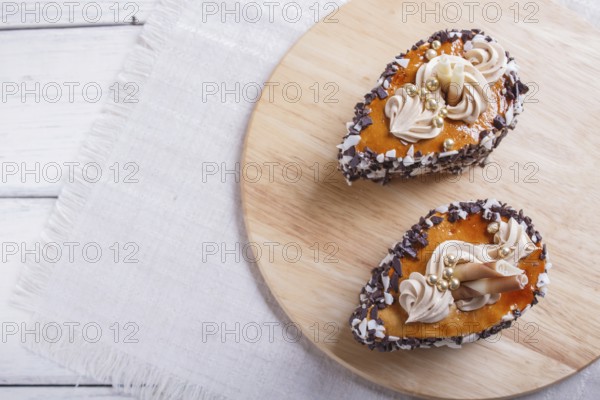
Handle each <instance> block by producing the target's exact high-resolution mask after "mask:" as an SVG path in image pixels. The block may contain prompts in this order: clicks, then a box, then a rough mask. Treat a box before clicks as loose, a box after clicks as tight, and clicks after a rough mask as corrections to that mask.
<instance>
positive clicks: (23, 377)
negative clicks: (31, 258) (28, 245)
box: [0, 199, 94, 398]
mask: <svg viewBox="0 0 600 400" xmlns="http://www.w3.org/2000/svg"><path fill="white" fill-rule="evenodd" d="M54 202H55V199H0V226H1V227H2V229H0V243H2V244H3V247H2V248H3V249H7V248H8V247H6V246H9V245H10V244H11V243H19V244H20V243H22V242H27V241H35V240H37V237H38V235H39V233H40V231H41V230H42V228H43V225H44V223H45V222H46V219H47V217H48V215H49V213H50V212H51V210H52V207H53V206H54ZM2 256H3V258H2V261H3V262H2V264H0V265H2V267H1V268H0V274H1V275H0V327H2V329H0V385H17V384H19V385H23V384H64V385H70V384H78V383H79V384H86V383H94V381H92V380H90V379H85V378H80V377H78V376H76V375H75V374H73V373H72V372H69V371H67V370H66V369H64V368H61V367H59V366H58V365H56V364H54V363H52V362H50V361H47V360H44V359H43V358H41V357H39V356H37V355H35V354H33V353H30V352H29V351H27V350H25V349H24V348H23V347H22V346H21V339H20V337H19V336H20V335H8V334H7V333H8V332H9V329H10V328H9V325H10V326H12V323H16V324H17V325H18V326H20V324H21V323H22V322H25V321H27V316H26V314H25V313H23V312H21V311H19V310H16V309H14V308H13V307H10V306H9V304H8V300H9V297H10V296H11V293H12V291H13V289H14V286H15V283H16V280H17V278H18V275H19V272H20V270H21V264H20V263H19V254H17V255H15V256H9V255H8V252H7V251H2ZM4 261H6V262H4ZM2 331H3V332H4V333H5V338H4V339H2V335H1V333H2ZM0 398H12V397H6V396H3V390H2V389H0Z"/></svg>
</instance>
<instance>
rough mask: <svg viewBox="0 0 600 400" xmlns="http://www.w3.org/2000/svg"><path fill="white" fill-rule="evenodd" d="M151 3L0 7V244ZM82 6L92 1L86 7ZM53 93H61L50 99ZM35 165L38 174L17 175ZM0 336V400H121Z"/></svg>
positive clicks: (40, 191)
mask: <svg viewBox="0 0 600 400" xmlns="http://www.w3.org/2000/svg"><path fill="white" fill-rule="evenodd" d="M594 1H595V0H562V2H563V3H565V4H567V5H568V6H569V7H571V8H573V9H574V10H576V11H579V12H581V13H582V14H583V15H586V17H587V18H588V19H590V20H591V21H594V20H596V21H597V18H598V17H599V16H600V15H599V14H600V13H599V10H600V7H598V5H597V4H595V3H594ZM154 2H155V0H135V1H127V0H124V1H123V0H122V1H116V0H94V1H84V2H82V3H77V2H75V3H74V4H76V5H74V6H67V4H68V3H69V2H62V1H58V2H57V1H53V0H19V1H14V2H13V1H10V0H9V1H3V2H0V84H1V85H2V87H1V88H0V89H1V90H0V99H1V104H0V140H1V143H2V145H1V146H0V179H1V181H0V182H1V183H0V243H2V244H3V245H4V244H11V243H16V244H20V243H23V242H27V241H34V240H35V239H36V237H37V235H38V233H39V232H40V231H41V229H42V227H43V224H44V222H45V220H46V218H47V216H48V214H49V213H50V212H51V210H52V207H53V205H54V202H55V199H56V197H57V196H58V194H59V191H60V186H61V184H60V182H54V181H55V173H54V172H55V171H56V165H59V166H61V170H62V173H63V174H68V167H67V166H66V164H65V163H69V162H74V161H76V160H77V158H76V154H77V149H78V147H79V144H80V142H81V140H82V138H83V137H84V135H85V133H86V132H87V131H88V130H89V129H90V127H91V125H92V123H93V122H94V121H95V119H96V118H97V116H98V114H99V112H100V110H101V108H102V104H103V103H104V101H111V100H110V99H111V98H113V97H114V89H111V86H112V85H113V83H114V82H115V76H116V75H117V73H118V71H119V70H120V69H121V66H122V64H123V62H124V60H125V58H126V56H127V53H128V52H129V51H130V49H131V48H132V46H133V45H134V43H135V41H136V39H137V36H138V34H139V33H140V30H141V29H142V27H141V25H143V23H144V21H145V20H146V18H147V16H148V13H149V12H150V10H151V9H152V7H153V6H154ZM88 3H93V4H92V5H88V6H86V4H88ZM57 4H58V6H59V8H57V7H56V5H57ZM115 4H117V5H118V7H115ZM25 7H26V8H25ZM69 7H72V8H69ZM117 10H118V12H117ZM133 15H135V18H134V19H133V20H132V16H133ZM36 85H39V88H38V87H36ZM86 85H87V86H86ZM84 87H86V88H87V89H86V90H87V92H86V90H84ZM97 87H100V88H101V89H102V92H103V98H102V99H101V100H99V101H97V102H95V99H94V97H95V92H94V88H97ZM70 88H73V89H70ZM58 89H60V91H61V92H62V93H61V97H60V98H59V99H58V98H57V93H58ZM71 93H72V95H73V96H72V97H71V96H70V95H71ZM36 95H38V96H39V99H36ZM36 168H39V173H35V172H33V173H32V172H30V173H26V170H27V171H32V170H33V171H35V169H36ZM36 175H37V176H36ZM2 249H4V247H2ZM2 255H3V256H4V257H3V258H2V263H1V264H0V268H1V269H0V274H1V275H0V323H1V324H2V325H1V326H0V328H2V329H1V330H2V332H5V331H6V330H7V328H6V327H5V324H11V323H17V324H20V323H21V322H24V321H25V320H26V317H25V315H24V314H23V313H22V312H19V311H16V310H14V309H13V308H11V307H9V305H8V299H9V296H10V294H11V292H12V290H13V287H14V285H15V282H16V279H17V276H18V274H19V269H20V263H19V261H18V258H17V257H15V256H7V255H6V254H5V253H4V252H3V253H2ZM2 332H0V398H2V399H81V398H102V399H124V398H125V397H123V396H115V395H113V394H112V393H111V389H110V387H109V386H108V385H104V384H99V383H97V382H94V381H92V380H90V379H88V378H85V377H80V376H77V375H75V374H73V373H71V372H69V371H67V370H65V369H63V368H60V367H59V366H57V365H55V364H53V363H51V362H49V361H46V360H44V359H42V358H40V357H38V356H36V355H34V354H31V353H29V352H27V351H26V350H24V349H23V348H22V347H21V345H20V341H21V340H20V338H19V337H18V336H19V335H12V336H8V337H3V335H2Z"/></svg>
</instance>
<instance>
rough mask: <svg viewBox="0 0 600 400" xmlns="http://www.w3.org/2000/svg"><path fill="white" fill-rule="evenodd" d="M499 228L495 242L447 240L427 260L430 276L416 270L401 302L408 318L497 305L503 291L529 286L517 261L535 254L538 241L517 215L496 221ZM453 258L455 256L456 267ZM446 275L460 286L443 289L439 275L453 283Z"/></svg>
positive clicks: (429, 318) (406, 283) (427, 318)
mask: <svg viewBox="0 0 600 400" xmlns="http://www.w3.org/2000/svg"><path fill="white" fill-rule="evenodd" d="M494 224H495V225H494ZM493 226H495V227H496V228H498V231H497V232H496V233H495V235H494V244H493V245H488V244H480V245H474V244H472V243H468V242H463V241H458V240H448V241H445V242H443V243H441V244H440V245H439V246H438V247H436V249H435V250H434V252H433V254H432V256H431V258H430V260H429V262H428V263H427V268H426V275H427V276H423V275H422V274H420V273H418V272H413V273H411V274H410V276H409V278H408V279H406V280H404V281H402V283H401V284H400V296H399V303H400V306H401V307H402V308H403V309H404V310H405V311H406V312H407V313H408V319H407V321H406V322H409V323H410V322H425V323H433V322H438V321H441V320H442V319H444V318H445V317H446V316H447V315H448V313H449V312H450V305H452V304H455V305H456V307H457V308H458V309H460V310H461V311H472V310H476V309H479V308H481V307H483V306H485V305H487V304H494V303H495V302H497V301H498V300H499V299H500V296H501V293H503V292H508V291H512V290H520V289H522V288H523V287H525V285H526V284H527V276H526V275H525V274H524V271H523V270H522V269H520V268H519V267H518V266H517V265H518V263H519V260H520V259H522V258H524V257H527V256H528V255H529V254H531V253H532V252H533V250H534V249H535V244H534V243H533V242H532V241H531V239H530V238H529V236H528V235H527V233H526V232H525V229H524V227H523V226H522V225H521V224H519V223H518V222H517V221H516V220H514V219H513V218H511V219H510V220H509V221H508V223H506V222H503V221H502V222H499V223H492V224H490V227H493ZM449 258H452V259H453V260H454V263H453V264H452V266H451V267H449V265H448V259H449ZM438 277H439V278H438ZM433 278H435V280H434V281H433V282H432V281H431V280H432V279H433ZM445 278H448V279H450V281H453V280H456V281H457V282H460V286H456V287H454V288H453V287H451V289H453V290H446V289H444V290H440V289H439V283H440V281H438V279H440V280H443V281H445V282H448V281H446V280H445ZM428 280H429V281H428ZM436 282H437V283H438V285H437V286H436V285H435V283H436Z"/></svg>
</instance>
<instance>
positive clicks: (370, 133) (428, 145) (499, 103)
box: [356, 39, 512, 157]
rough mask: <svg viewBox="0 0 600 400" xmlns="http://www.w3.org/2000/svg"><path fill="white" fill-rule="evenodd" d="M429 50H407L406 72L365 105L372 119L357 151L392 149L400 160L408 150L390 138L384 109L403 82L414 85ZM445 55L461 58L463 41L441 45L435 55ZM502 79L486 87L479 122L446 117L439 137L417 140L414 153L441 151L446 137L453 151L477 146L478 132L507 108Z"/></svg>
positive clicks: (487, 127) (399, 74) (400, 72)
mask: <svg viewBox="0 0 600 400" xmlns="http://www.w3.org/2000/svg"><path fill="white" fill-rule="evenodd" d="M429 48H430V44H429V43H425V44H423V45H422V46H421V47H419V48H418V49H417V50H414V51H413V50H411V51H409V52H408V53H407V54H406V55H405V56H404V57H405V58H408V59H409V60H410V61H409V63H408V66H407V68H406V69H404V68H400V69H399V70H398V72H396V74H395V75H394V76H393V77H392V81H391V84H390V87H389V88H388V89H387V93H388V97H387V98H385V99H383V100H380V99H379V98H378V97H377V98H375V99H374V100H373V101H372V102H371V104H370V105H369V106H368V107H369V108H370V109H371V113H370V114H369V116H370V117H371V118H372V119H373V124H372V125H370V126H368V127H367V128H365V129H364V130H363V131H362V132H361V134H360V136H361V141H360V142H359V143H358V144H357V145H356V149H357V150H358V151H364V149H365V147H369V148H370V149H371V150H373V151H375V152H376V153H378V154H380V153H385V152H387V151H388V150H392V149H396V154H397V156H398V157H403V156H404V155H406V152H407V151H408V149H409V148H410V146H411V145H413V144H411V143H409V144H408V145H404V144H402V142H401V141H400V139H398V138H397V137H396V136H394V135H392V134H391V133H390V131H389V125H390V120H389V118H388V117H386V116H385V111H384V107H385V104H386V102H387V100H388V99H389V96H392V95H393V94H394V93H395V91H396V90H397V89H398V88H400V87H402V86H403V85H404V84H406V83H415V79H416V75H417V71H418V70H419V67H420V66H421V65H423V64H424V63H425V61H426V58H425V52H426V51H427V50H428V49H429ZM442 53H445V54H449V55H455V56H462V53H463V42H462V40H461V39H458V40H455V41H454V42H447V43H444V44H443V45H442V46H441V48H440V49H439V50H438V54H440V55H441V54H442ZM504 81H505V78H504V77H502V79H500V80H499V81H498V82H496V83H495V84H494V85H493V86H491V87H489V88H486V94H487V96H488V101H489V105H488V108H487V110H486V111H485V112H484V113H483V114H481V115H480V116H479V119H478V120H477V121H475V122H474V123H473V124H471V125H467V124H466V123H464V122H463V121H454V120H451V119H448V118H446V119H445V120H444V128H443V129H442V132H440V134H439V135H438V136H437V137H435V138H433V139H425V140H420V141H418V142H417V143H414V146H415V147H414V149H415V152H417V151H419V150H420V151H421V153H423V154H424V155H425V154H428V153H431V152H440V151H443V143H444V140H445V139H447V138H451V139H453V140H454V142H455V143H456V145H455V147H454V149H456V150H458V149H461V148H462V147H464V146H466V145H468V144H477V143H479V133H480V132H481V131H482V130H491V129H493V126H492V122H493V120H494V117H495V116H496V115H502V116H504V114H505V112H506V110H508V107H509V106H510V105H511V103H512V101H508V100H507V99H506V98H505V97H504V95H502V93H501V92H502V89H503V87H504Z"/></svg>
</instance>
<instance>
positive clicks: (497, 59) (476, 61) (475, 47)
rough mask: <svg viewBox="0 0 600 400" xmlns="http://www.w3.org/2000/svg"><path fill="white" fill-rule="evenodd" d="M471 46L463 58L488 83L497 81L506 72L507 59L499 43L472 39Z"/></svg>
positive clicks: (479, 38)
mask: <svg viewBox="0 0 600 400" xmlns="http://www.w3.org/2000/svg"><path fill="white" fill-rule="evenodd" d="M471 46H472V48H470V49H469V50H466V51H465V53H464V57H465V58H466V59H467V60H469V61H470V62H471V64H473V65H474V66H475V68H477V69H478V70H479V71H480V72H481V73H482V74H483V76H484V77H485V79H486V81H487V82H488V83H490V84H493V83H495V82H496V81H498V79H500V78H501V77H502V75H504V73H505V72H506V66H507V61H508V57H506V51H504V48H503V47H502V46H501V45H500V43H498V42H488V41H486V40H485V39H484V38H482V37H476V38H474V39H473V40H472V41H471ZM471 46H469V47H471ZM465 47H466V46H465Z"/></svg>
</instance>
